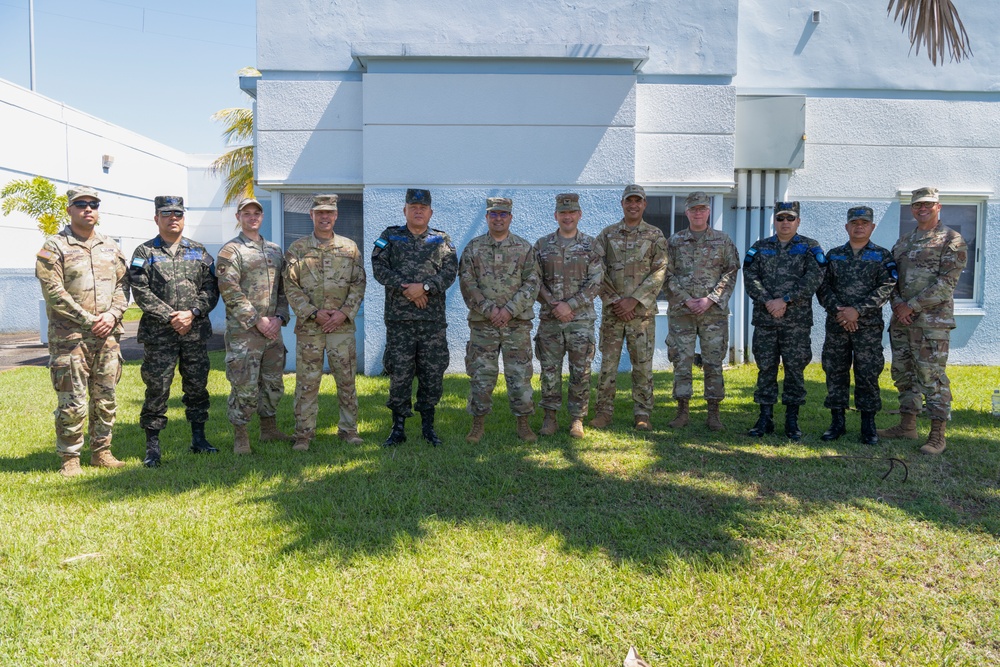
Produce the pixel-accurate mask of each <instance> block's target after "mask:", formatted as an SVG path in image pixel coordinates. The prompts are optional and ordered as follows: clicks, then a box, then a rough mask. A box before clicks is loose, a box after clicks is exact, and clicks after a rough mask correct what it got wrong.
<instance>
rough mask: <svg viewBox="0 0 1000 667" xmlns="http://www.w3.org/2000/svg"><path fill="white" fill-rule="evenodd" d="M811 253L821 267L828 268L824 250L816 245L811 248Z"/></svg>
mask: <svg viewBox="0 0 1000 667" xmlns="http://www.w3.org/2000/svg"><path fill="white" fill-rule="evenodd" d="M809 252H811V253H812V255H813V257H815V258H816V263H817V264H819V265H820V266H826V255H824V254H823V249H822V248H820V247H819V246H818V245H814V246H813V247H811V248H809Z"/></svg>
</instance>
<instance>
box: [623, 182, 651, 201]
mask: <svg viewBox="0 0 1000 667" xmlns="http://www.w3.org/2000/svg"><path fill="white" fill-rule="evenodd" d="M632 196H636V197H642V198H643V199H645V198H646V188H644V187H642V186H641V185H638V184H636V183H632V184H631V185H626V186H625V191H624V192H622V201H625V200H626V199H628V198H629V197H632Z"/></svg>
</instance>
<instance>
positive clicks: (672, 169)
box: [635, 134, 736, 185]
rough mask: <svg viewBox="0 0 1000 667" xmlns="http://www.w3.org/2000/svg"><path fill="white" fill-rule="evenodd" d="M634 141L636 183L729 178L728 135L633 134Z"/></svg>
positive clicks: (731, 142)
mask: <svg viewBox="0 0 1000 667" xmlns="http://www.w3.org/2000/svg"><path fill="white" fill-rule="evenodd" d="M635 143H636V149H635V179H636V181H638V182H639V183H650V184H652V183H683V182H691V183H719V184H730V185H731V184H732V182H733V159H734V157H735V150H736V144H735V142H734V140H733V136H732V135H724V134H720V135H696V134H636V142H635Z"/></svg>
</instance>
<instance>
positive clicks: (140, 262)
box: [131, 257, 146, 269]
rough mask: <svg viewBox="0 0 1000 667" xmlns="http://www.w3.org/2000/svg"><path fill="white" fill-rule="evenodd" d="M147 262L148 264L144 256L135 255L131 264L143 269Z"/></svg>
mask: <svg viewBox="0 0 1000 667" xmlns="http://www.w3.org/2000/svg"><path fill="white" fill-rule="evenodd" d="M145 264H146V260H144V259H143V258H142V257H133V258H132V264H131V266H132V268H133V269H141V268H142V267H143V266H144V265H145Z"/></svg>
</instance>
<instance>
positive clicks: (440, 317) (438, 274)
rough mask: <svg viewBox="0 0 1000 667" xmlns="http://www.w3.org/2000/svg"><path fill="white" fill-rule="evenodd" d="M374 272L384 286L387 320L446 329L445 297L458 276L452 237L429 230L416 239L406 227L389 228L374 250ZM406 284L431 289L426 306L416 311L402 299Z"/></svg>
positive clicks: (405, 299) (438, 231)
mask: <svg viewBox="0 0 1000 667" xmlns="http://www.w3.org/2000/svg"><path fill="white" fill-rule="evenodd" d="M372 273H374V274H375V280H377V281H379V282H380V283H382V284H383V285H385V321H386V322H400V321H403V322H405V321H412V320H424V321H431V322H439V323H440V324H441V326H445V324H446V321H445V317H444V297H445V293H446V292H447V291H448V288H449V287H451V284H452V283H453V282H455V276H456V275H457V274H458V256H457V255H456V253H455V245H454V244H453V243H452V242H451V238H450V237H449V236H448V235H447V234H445V233H444V232H442V231H441V230H440V229H431V228H430V227H428V228H427V230H426V231H424V233H423V234H421V235H420V236H414V234H413V232H411V231H410V230H409V228H408V227H407V226H406V225H400V226H398V227H387V228H386V229H385V231H384V232H382V235H381V236H379V237H378V239H377V240H376V241H375V248H374V249H373V250H372ZM404 283H423V284H425V285H427V286H428V287H430V290H429V291H428V292H427V307H426V308H417V307H416V306H415V305H414V304H413V302H412V301H410V300H409V299H407V298H406V297H405V296H403V287H402V285H403V284H404Z"/></svg>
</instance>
